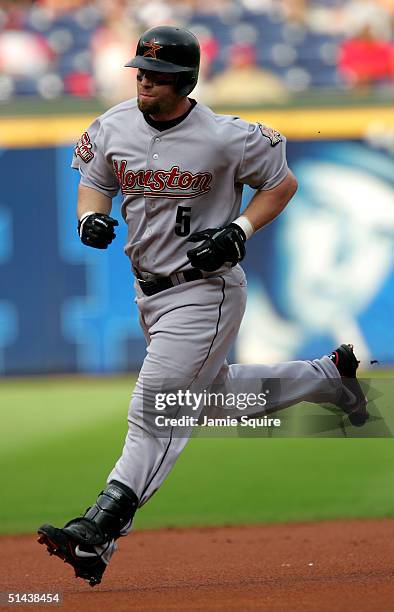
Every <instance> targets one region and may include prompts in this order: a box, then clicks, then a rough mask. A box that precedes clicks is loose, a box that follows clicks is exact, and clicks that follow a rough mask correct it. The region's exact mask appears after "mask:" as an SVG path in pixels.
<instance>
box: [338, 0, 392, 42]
mask: <svg viewBox="0 0 394 612" xmlns="http://www.w3.org/2000/svg"><path fill="white" fill-rule="evenodd" d="M343 13H344V24H343V25H344V34H345V35H346V36H347V37H356V36H358V35H360V34H361V33H362V32H363V31H364V30H365V29H366V28H367V27H368V29H369V31H370V35H371V36H373V37H374V38H375V39H384V40H389V39H390V38H391V37H392V22H391V21H390V15H389V13H388V12H387V10H386V9H385V7H384V6H383V5H382V4H379V2H376V0H350V2H347V3H346V4H345V6H344V8H343Z"/></svg>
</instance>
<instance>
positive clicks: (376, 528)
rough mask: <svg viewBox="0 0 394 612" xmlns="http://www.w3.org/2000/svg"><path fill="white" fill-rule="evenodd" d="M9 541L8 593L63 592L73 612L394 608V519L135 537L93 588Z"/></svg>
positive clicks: (4, 542) (4, 586)
mask: <svg viewBox="0 0 394 612" xmlns="http://www.w3.org/2000/svg"><path fill="white" fill-rule="evenodd" d="M0 543H1V559H0V591H3V592H4V591H13V592H15V591H25V592H26V591H27V592H54V591H61V592H62V594H63V604H62V606H61V609H63V610H73V611H74V612H78V611H79V610H82V609H83V610H86V611H87V612H90V611H94V612H101V611H102V610H103V611H104V610H111V611H112V610H116V611H124V610H133V611H134V610H248V609H261V610H267V611H275V612H279V611H280V612H285V611H288V610H289V611H293V610H294V611H301V610H302V611H303V612H305V611H311V612H317V611H319V612H321V611H326V610H327V611H328V610H330V611H331V610H332V611H334V610H335V612H337V611H338V612H340V611H349V612H350V611H354V610H356V611H357V612H364V611H365V612H366V611H368V612H369V611H371V612H372V611H373V612H376V610H379V611H380V612H389V611H390V610H394V580H393V578H394V519H386V520H375V521H372V520H363V521H361V520H359V521H335V522H322V523H307V524H289V525H266V526H245V527H223V528H200V529H167V530H160V531H144V532H140V533H135V534H133V535H130V536H129V537H128V538H124V539H122V540H121V542H120V550H119V552H118V553H117V554H116V556H115V557H114V558H113V560H112V564H111V566H110V567H109V569H108V570H107V572H106V574H105V576H104V580H103V583H102V584H101V585H99V586H97V587H95V588H94V589H92V588H91V587H89V586H88V585H87V584H86V583H84V582H83V581H81V580H76V579H75V578H74V577H73V570H72V568H71V567H70V566H68V565H64V564H62V562H61V561H60V560H59V559H57V558H55V557H49V555H48V554H47V553H46V549H45V548H44V547H43V546H40V545H38V544H37V543H36V541H35V536H14V537H3V538H1V540H0ZM19 607H23V608H24V609H26V608H27V607H26V606H17V608H19ZM51 607H52V606H51ZM37 608H39V609H41V608H42V606H34V607H32V606H29V609H30V610H32V609H37ZM1 609H2V610H3V609H8V610H11V609H15V608H11V607H5V606H3V607H1ZM45 609H46V610H48V609H50V607H45Z"/></svg>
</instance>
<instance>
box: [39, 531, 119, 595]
mask: <svg viewBox="0 0 394 612" xmlns="http://www.w3.org/2000/svg"><path fill="white" fill-rule="evenodd" d="M37 533H38V535H39V536H40V537H39V538H38V542H39V544H45V545H46V547H47V550H48V552H49V554H50V555H55V556H56V557H59V559H62V560H63V561H64V563H69V564H70V565H72V567H73V568H74V571H75V577H76V578H82V579H83V580H86V581H87V582H88V583H89V584H90V586H91V587H94V586H96V584H100V582H101V578H102V575H103V573H104V571H105V569H106V567H107V565H106V563H104V561H103V560H102V558H101V556H100V555H99V554H97V553H96V552H95V550H94V548H93V547H92V546H84V545H83V544H81V543H78V542H76V541H75V540H73V539H72V538H70V536H69V535H68V534H67V533H66V532H65V531H64V530H63V529H58V528H57V527H53V526H52V525H48V524H45V525H42V527H40V528H39V529H38V530H37Z"/></svg>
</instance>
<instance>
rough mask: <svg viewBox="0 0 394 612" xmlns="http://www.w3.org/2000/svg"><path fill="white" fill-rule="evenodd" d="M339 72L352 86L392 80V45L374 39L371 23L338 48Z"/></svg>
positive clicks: (393, 68)
mask: <svg viewBox="0 0 394 612" xmlns="http://www.w3.org/2000/svg"><path fill="white" fill-rule="evenodd" d="M338 67H339V72H340V74H341V75H342V77H343V79H344V80H345V82H346V83H347V84H348V85H350V86H352V87H365V86H370V85H372V84H374V83H378V82H384V81H386V82H388V81H391V82H393V81H394V45H393V44H392V43H391V42H389V41H385V40H379V39H378V38H376V36H375V34H374V31H373V26H372V25H365V26H364V28H363V29H362V30H361V31H360V33H359V34H358V35H357V36H355V37H353V38H351V39H349V40H346V41H345V42H344V43H343V44H342V45H341V48H340V53H339V66H338Z"/></svg>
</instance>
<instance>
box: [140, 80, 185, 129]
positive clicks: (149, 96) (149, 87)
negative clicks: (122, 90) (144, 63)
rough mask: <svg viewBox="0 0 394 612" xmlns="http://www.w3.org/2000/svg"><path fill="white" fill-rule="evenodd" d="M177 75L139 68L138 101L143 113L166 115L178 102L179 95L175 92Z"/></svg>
mask: <svg viewBox="0 0 394 612" xmlns="http://www.w3.org/2000/svg"><path fill="white" fill-rule="evenodd" d="M175 78H176V76H175V75H174V74H169V73H167V72H153V71H150V70H141V69H139V70H138V73H137V103H138V108H139V109H140V111H141V112H143V113H148V114H149V115H152V116H155V115H160V116H164V117H165V115H166V114H167V113H170V112H171V110H172V109H173V108H174V107H175V106H176V105H177V104H178V102H179V95H178V94H177V93H176V92H175V88H174V84H175Z"/></svg>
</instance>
